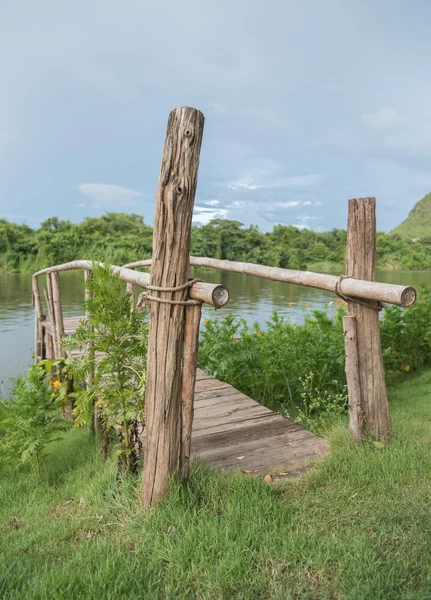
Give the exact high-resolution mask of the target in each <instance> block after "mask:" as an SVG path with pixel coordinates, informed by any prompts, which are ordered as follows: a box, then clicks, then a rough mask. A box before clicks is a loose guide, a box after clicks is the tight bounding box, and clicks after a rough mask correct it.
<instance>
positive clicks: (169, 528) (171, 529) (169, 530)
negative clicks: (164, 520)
mask: <svg viewBox="0 0 431 600" xmlns="http://www.w3.org/2000/svg"><path fill="white" fill-rule="evenodd" d="M176 530H177V528H176V527H175V525H174V524H173V523H171V524H170V525H169V527H168V533H175V532H176Z"/></svg>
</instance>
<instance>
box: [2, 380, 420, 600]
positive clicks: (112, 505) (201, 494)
mask: <svg viewBox="0 0 431 600" xmlns="http://www.w3.org/2000/svg"><path fill="white" fill-rule="evenodd" d="M430 386H431V371H429V372H427V373H424V374H423V375H422V376H420V377H414V378H412V377H409V378H408V379H407V380H406V381H405V382H403V383H402V384H400V385H397V387H396V388H395V389H394V388H392V389H389V399H390V403H391V416H392V421H393V428H394V439H393V441H392V442H391V443H390V444H388V445H387V446H385V447H384V448H378V447H376V446H374V445H373V444H368V443H364V444H360V445H358V444H354V443H352V441H351V440H350V439H349V436H348V434H347V432H346V431H345V427H343V428H340V427H337V428H335V429H334V430H332V431H331V432H330V434H329V441H330V443H331V453H330V455H329V456H328V457H327V458H326V459H325V460H324V461H322V462H319V463H318V464H317V465H316V466H315V467H314V469H312V470H311V471H310V472H309V473H307V474H306V475H304V476H302V477H301V478H299V479H290V478H285V479H284V480H281V481H277V482H275V483H274V484H267V483H265V482H263V481H262V480H260V481H259V479H258V478H256V477H252V476H246V475H242V474H240V473H238V474H236V475H232V474H224V473H223V472H221V471H218V472H214V471H212V470H210V469H208V468H205V467H204V466H203V465H201V464H199V463H196V462H195V463H194V464H193V465H192V477H191V478H190V481H189V483H188V484H187V485H182V484H181V483H180V482H177V481H174V482H173V484H172V492H171V493H170V495H169V496H168V497H167V498H166V499H165V500H164V501H163V503H162V504H161V505H160V506H159V507H158V508H157V510H152V511H142V510H141V509H140V508H139V505H138V496H139V494H138V488H139V481H138V478H135V477H133V476H131V477H126V476H124V477H122V478H120V481H119V482H118V481H117V477H116V464H115V461H114V460H113V459H111V458H110V459H109V460H108V461H106V462H103V460H102V458H101V456H100V454H99V453H98V452H95V445H94V439H92V438H90V437H89V436H88V435H87V432H86V431H82V430H77V429H73V430H72V431H70V432H69V433H68V435H67V437H66V438H65V439H64V440H63V441H61V442H59V443H57V444H56V445H55V454H54V453H52V454H51V456H49V457H47V460H46V461H44V469H43V470H42V477H41V481H40V483H39V484H38V485H36V486H35V485H34V482H32V481H31V479H30V478H29V477H28V476H27V474H25V473H16V474H10V475H9V474H6V475H5V476H2V477H1V478H0V535H1V540H2V541H1V551H0V597H1V598H2V599H4V600H36V599H38V600H39V599H43V600H58V599H59V598H61V599H62V600H74V599H78V598H85V599H86V600H100V599H102V598H103V599H105V598H107V599H109V600H117V599H123V598H145V600H185V599H187V600H188V599H190V600H197V599H201V600H257V599H261V600H302V599H303V600H312V599H313V600H329V599H336V598H337V599H338V598H339V599H343V600H395V599H402V600H425V599H426V598H429V591H430V589H431V552H430V534H429V529H430V506H431V487H430V481H431V461H430V460H429V456H430V452H431V421H430V419H429V402H430V397H429V392H430ZM81 498H82V500H81ZM11 517H15V519H16V521H15V524H16V525H15V526H16V527H17V528H14V527H13V521H12V520H11Z"/></svg>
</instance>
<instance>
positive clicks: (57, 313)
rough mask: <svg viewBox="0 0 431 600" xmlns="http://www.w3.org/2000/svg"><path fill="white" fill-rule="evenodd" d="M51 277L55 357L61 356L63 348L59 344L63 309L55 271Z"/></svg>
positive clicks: (62, 332) (61, 337) (62, 326)
mask: <svg viewBox="0 0 431 600" xmlns="http://www.w3.org/2000/svg"><path fill="white" fill-rule="evenodd" d="M50 279H51V291H52V303H53V310H54V319H55V321H54V344H55V352H56V358H61V357H63V356H64V355H65V354H64V350H63V348H62V345H61V340H62V339H63V335H64V325H63V309H62V306H61V293H60V279H59V275H58V273H57V272H54V273H51V274H50Z"/></svg>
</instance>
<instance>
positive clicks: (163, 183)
mask: <svg viewBox="0 0 431 600" xmlns="http://www.w3.org/2000/svg"><path fill="white" fill-rule="evenodd" d="M203 126H204V116H203V115H202V113H201V112H199V111H198V110H196V109H194V108H188V107H183V108H177V109H175V110H173V111H172V112H171V114H170V115H169V120H168V128H167V133H166V139H165V146H164V150H163V157H162V165H161V170H160V178H159V184H158V189H157V196H156V208H155V217H154V230H153V260H152V266H151V279H150V289H151V290H152V291H151V296H152V297H153V298H158V299H159V301H155V300H150V323H149V336H148V359H147V387H146V393H145V426H146V438H145V451H144V473H143V480H142V493H141V504H142V507H143V508H147V507H150V506H152V505H154V504H156V503H157V502H159V501H160V500H161V499H162V498H163V496H164V495H165V494H166V493H167V492H168V490H169V483H170V478H171V477H172V476H173V475H174V474H176V473H179V472H180V470H181V456H182V448H181V445H182V355H183V344H184V334H185V311H186V306H185V305H184V304H181V302H183V303H184V302H185V301H186V300H187V298H188V288H187V287H184V284H185V283H187V281H188V277H189V257H190V234H191V223H192V213H193V206H194V199H195V192H196V185H197V176H198V166H199V154H200V147H201V142H202V134H203ZM178 287H181V288H182V289H180V290H177V291H172V289H169V288H178ZM154 288H159V289H154ZM160 288H164V289H165V290H166V291H161V290H160ZM178 302H180V303H178Z"/></svg>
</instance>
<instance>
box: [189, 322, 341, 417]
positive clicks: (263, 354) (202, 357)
mask: <svg viewBox="0 0 431 600" xmlns="http://www.w3.org/2000/svg"><path fill="white" fill-rule="evenodd" d="M343 314H344V313H343V311H341V310H340V311H339V313H338V314H337V316H336V318H335V319H334V320H332V319H330V318H329V317H328V316H327V315H326V313H324V312H320V311H312V312H310V313H307V314H306V315H305V322H304V324H303V325H296V324H295V323H290V322H289V321H288V320H286V319H283V318H281V317H280V316H279V315H278V314H277V313H276V312H274V314H273V316H272V318H271V320H270V321H269V322H268V323H267V327H266V328H265V329H261V328H260V327H259V325H258V324H257V323H255V324H254V325H252V326H250V325H248V324H247V322H246V321H245V320H243V319H240V320H237V319H235V318H234V317H232V316H231V315H229V316H228V317H226V318H225V319H223V320H211V321H209V320H207V321H206V322H205V326H204V329H203V332H202V339H201V342H200V347H199V365H200V366H201V368H202V369H204V370H205V371H207V372H209V373H212V374H213V375H215V376H216V377H218V378H220V379H221V380H223V381H228V382H229V383H230V384H231V385H233V386H234V387H237V388H238V389H240V390H241V391H243V392H244V393H246V394H248V395H250V396H251V397H252V398H254V399H255V400H258V401H259V402H262V404H265V405H267V406H269V407H270V408H278V407H279V406H280V405H283V406H288V407H289V409H290V410H295V407H296V406H298V402H299V404H300V408H301V409H303V410H305V406H302V404H301V398H302V396H301V394H302V393H303V391H304V390H303V386H302V383H301V381H300V379H301V378H302V379H304V380H305V379H306V377H307V376H308V374H309V373H310V372H312V373H313V382H314V386H315V387H318V388H319V389H321V390H326V391H327V393H329V394H337V393H338V391H339V384H338V383H337V384H335V383H334V382H344V341H343V332H342V321H341V318H342V315H343ZM340 385H343V384H342V383H341V384H340Z"/></svg>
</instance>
